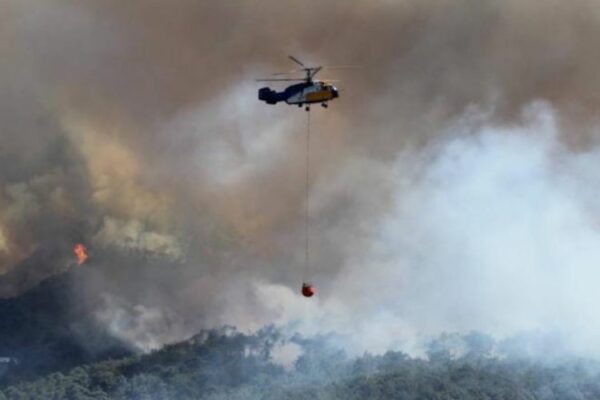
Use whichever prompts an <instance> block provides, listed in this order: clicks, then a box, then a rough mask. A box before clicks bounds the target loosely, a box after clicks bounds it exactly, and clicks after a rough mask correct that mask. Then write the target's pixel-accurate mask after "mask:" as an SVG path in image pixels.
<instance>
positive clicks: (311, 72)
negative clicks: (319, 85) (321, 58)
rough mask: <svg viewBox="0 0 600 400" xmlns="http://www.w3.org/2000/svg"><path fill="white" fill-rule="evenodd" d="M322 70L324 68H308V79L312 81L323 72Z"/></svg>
mask: <svg viewBox="0 0 600 400" xmlns="http://www.w3.org/2000/svg"><path fill="white" fill-rule="evenodd" d="M322 69H323V67H315V68H308V69H307V71H306V72H307V75H308V78H309V79H312V78H313V76H315V75H316V74H318V73H319V71H320V70H322Z"/></svg>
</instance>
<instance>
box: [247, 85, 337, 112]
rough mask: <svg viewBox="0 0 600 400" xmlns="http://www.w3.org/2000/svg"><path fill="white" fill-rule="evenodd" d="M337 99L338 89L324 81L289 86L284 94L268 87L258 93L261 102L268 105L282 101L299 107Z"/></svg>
mask: <svg viewBox="0 0 600 400" xmlns="http://www.w3.org/2000/svg"><path fill="white" fill-rule="evenodd" d="M337 97H339V92H338V90H337V88H336V87H335V86H333V85H330V84H328V83H326V82H322V81H310V82H302V83H297V84H294V85H291V86H288V87H287V88H285V90H284V91H283V92H276V91H274V90H271V89H270V88H268V87H264V88H261V89H259V91H258V98H259V100H262V101H264V102H266V103H267V104H277V103H279V102H281V101H284V102H286V103H287V104H295V105H298V106H302V105H304V104H312V103H321V104H325V103H327V102H328V101H330V100H333V99H335V98H337Z"/></svg>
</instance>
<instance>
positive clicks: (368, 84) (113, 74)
mask: <svg viewBox="0 0 600 400" xmlns="http://www.w3.org/2000/svg"><path fill="white" fill-rule="evenodd" d="M0 4H1V8H2V12H0V57H1V59H2V60H3V62H2V63H0V88H1V90H2V93H4V96H2V98H1V99H0V132H1V133H0V135H1V136H0V139H1V141H2V146H1V147H0V271H2V272H3V273H4V276H3V280H2V282H0V291H1V292H0V295H1V296H2V297H9V296H15V295H17V294H19V293H21V292H22V291H24V290H26V289H27V288H29V287H31V286H33V285H35V284H36V283H38V282H39V281H40V280H41V279H43V278H45V277H48V276H50V275H52V274H56V273H59V272H62V271H64V270H66V269H68V268H72V267H74V262H73V256H72V254H71V246H72V245H73V244H74V243H77V242H83V243H85V244H86V245H87V246H88V247H89V249H90V251H91V257H90V259H89V262H88V263H87V264H86V265H84V266H83V267H81V268H88V269H90V273H89V274H87V275H86V276H87V277H88V278H87V279H86V280H84V281H82V282H81V290H80V291H79V292H80V294H81V298H82V299H84V300H85V299H86V298H87V296H89V294H90V293H101V294H102V296H101V298H102V299H103V300H102V301H101V302H100V303H94V304H90V307H91V312H93V313H94V314H95V315H96V316H97V318H98V320H99V321H101V322H103V323H105V325H106V326H107V328H108V329H109V330H110V331H111V332H114V334H115V335H117V336H120V337H122V338H125V339H127V340H130V341H131V342H132V343H134V344H135V345H137V346H138V347H140V348H142V349H149V348H155V347H158V346H160V345H161V344H162V343H165V342H168V341H173V340H177V339H181V338H183V337H186V336H188V335H190V334H192V333H194V332H195V331H197V330H199V329H200V328H204V327H212V326H220V325H223V324H230V325H235V326H238V327H240V328H242V329H256V328H259V327H261V326H263V325H265V324H269V323H276V324H281V325H283V326H288V327H290V329H293V330H299V331H301V332H304V333H314V332H324V331H336V332H338V333H341V334H342V335H346V336H347V345H348V346H349V347H350V348H352V349H356V350H359V351H360V350H363V349H369V350H372V351H380V350H385V349H387V348H390V347H396V348H403V349H405V350H410V351H412V352H415V353H418V352H419V347H418V342H419V339H420V338H424V337H428V336H430V335H436V334H438V333H440V332H443V331H458V332H468V331H470V330H473V329H476V330H481V331H484V332H486V333H491V334H494V335H497V336H500V337H507V336H510V335H513V334H517V333H522V332H553V333H556V332H557V333H558V334H559V335H560V337H561V340H564V343H565V347H566V348H568V349H569V350H571V351H577V352H581V353H585V354H590V353H593V354H598V353H600V342H598V340H597V338H598V337H600V336H599V334H600V326H598V324H597V323H595V319H594V310H595V309H596V308H597V306H598V305H600V298H599V297H598V295H597V292H598V291H597V290H596V288H595V282H597V281H598V279H597V278H600V272H598V271H597V268H598V267H597V266H598V265H600V250H599V249H600V233H599V232H600V231H599V225H598V213H597V211H596V207H595V201H594V200H595V199H596V198H597V197H598V193H597V192H598V189H597V188H600V185H599V183H600V182H598V180H599V179H598V177H597V173H596V171H597V170H598V167H599V166H600V165H599V164H600V154H598V148H597V140H598V135H597V129H598V125H597V123H598V120H597V117H596V115H595V112H596V110H597V109H598V106H599V105H600V104H599V103H600V101H599V100H598V99H599V98H598V95H597V93H600V79H598V75H597V73H596V69H597V65H598V62H599V61H600V52H599V50H598V46H597V43H596V38H597V37H598V35H599V34H600V20H599V17H600V9H598V7H597V5H596V4H595V2H594V1H591V0H590V1H587V0H586V1H584V0H579V1H573V2H569V3H568V4H566V3H564V2H559V1H543V2H542V1H523V0H520V1H516V0H515V1H504V2H497V1H491V0H490V1H481V0H473V1H468V0H464V1H454V2H441V1H433V0H432V1H423V0H420V1H355V2H348V1H345V0H344V1H341V0H340V1H328V2H319V3H316V2H315V3H314V4H313V3H312V2H306V1H286V2H281V1H275V0H272V1H271V0H267V1H263V2H261V3H260V5H258V4H257V2H255V1H238V2H216V1H215V2H211V1H178V2H172V1H166V0H165V1H152V2H148V1H141V0H140V1H129V2H127V4H124V3H123V2H118V1H104V2H80V1H62V0H52V1H44V2H39V1H33V0H32V1H30V0H19V1H16V0H15V1H11V0H4V1H2V2H1V3H0ZM287 54H294V55H296V56H297V57H299V58H301V59H303V60H306V62H307V63H309V64H360V65H362V68H360V69H351V70H335V71H327V72H325V71H324V72H323V73H322V74H323V77H325V78H327V77H329V78H332V77H335V78H341V79H343V81H342V82H341V83H340V84H339V86H340V87H341V88H342V92H341V97H340V99H339V100H336V101H335V102H333V103H332V104H331V107H330V108H329V109H328V110H320V109H313V111H312V129H313V141H312V150H313V152H312V154H311V159H312V169H311V184H310V194H311V202H312V203H311V210H312V215H311V220H312V229H311V252H312V254H311V259H312V263H311V271H310V279H311V280H312V281H313V282H314V283H315V284H316V286H317V288H318V290H319V294H318V297H317V298H316V299H311V300H306V299H304V298H301V297H300V295H299V293H298V287H299V285H300V283H301V280H302V279H303V271H302V265H303V258H302V257H303V254H304V253H303V219H302V218H303V210H304V140H305V137H304V135H305V130H306V115H305V113H304V112H303V111H301V110H298V109H296V108H292V107H286V106H282V105H278V106H276V107H270V106H267V105H266V104H264V103H260V102H259V101H258V100H257V99H256V91H257V89H258V87H259V85H257V84H256V83H255V82H254V81H253V79H254V78H257V77H261V76H264V75H267V74H270V73H272V72H278V71H285V70H288V69H290V68H293V65H290V63H289V62H288V60H287V58H286V56H287ZM334 72H335V76H331V74H332V73H334ZM315 108H316V107H315ZM80 300H81V299H74V301H80ZM350 332H351V334H350ZM283 358H285V357H283Z"/></svg>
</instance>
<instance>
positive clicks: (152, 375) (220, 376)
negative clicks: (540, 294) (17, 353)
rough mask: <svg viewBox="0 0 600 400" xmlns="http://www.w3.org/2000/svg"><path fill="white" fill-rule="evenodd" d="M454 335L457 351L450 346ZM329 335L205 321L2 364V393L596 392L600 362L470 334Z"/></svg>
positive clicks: (497, 395) (347, 395) (434, 395)
mask: <svg viewBox="0 0 600 400" xmlns="http://www.w3.org/2000/svg"><path fill="white" fill-rule="evenodd" d="M457 340H458V341H459V342H460V343H461V346H462V349H461V352H460V354H456V352H455V349H454V348H453V347H455V344H456V343H457ZM334 343H335V338H333V337H325V336H323V337H318V338H311V339H306V338H302V337H299V336H294V337H291V338H290V337H286V336H285V335H283V334H282V333H281V332H280V331H279V330H277V329H275V328H274V327H269V328H265V329H263V330H261V331H259V332H258V333H256V334H253V335H249V334H244V333H241V332H238V331H236V330H235V329H234V328H222V329H218V330H207V331H203V332H201V333H199V334H198V335H196V336H194V337H192V338H190V339H189V340H186V341H183V342H180V343H176V344H172V345H168V346H166V347H164V348H163V349H161V350H158V351H155V352H152V353H149V354H145V355H134V356H129V357H124V358H120V359H111V360H106V361H102V362H97V363H91V364H87V365H82V366H77V367H75V368H72V369H70V370H68V371H62V372H53V373H50V374H48V375H44V376H41V377H38V378H35V379H31V380H25V381H23V380H19V376H18V372H14V371H12V372H11V369H10V367H9V368H8V370H7V371H6V372H5V376H4V379H3V382H4V386H3V387H1V388H0V399H1V400H30V399H31V400H33V399H48V400H58V399H69V400H83V399H104V400H109V399H110V400H125V399H127V400H129V399H138V400H175V399H177V400H180V399H181V400H191V399H206V400H208V399H210V400H217V399H239V400H242V399H288V400H296V399H298V400H299V399H340V400H341V399H365V398H368V399H407V400H413V399H414V400H417V399H419V400H421V399H424V400H437V399H440V400H441V399H444V400H447V399H461V400H470V399H478V400H479V399H490V400H491V399H494V400H501V399H507V400H508V399H511V400H520V399H523V400H529V399H543V400H550V399H555V400H569V399H573V400H576V399H578V400H579V399H599V398H600V363H598V362H596V361H592V360H586V359H575V358H562V359H560V360H553V361H540V360H537V361H536V360H534V359H531V358H524V357H519V355H518V354H515V353H513V354H511V355H506V354H499V353H498V346H497V345H496V343H495V342H494V341H493V340H492V339H491V338H489V337H487V336H485V335H482V334H478V333H471V334H469V335H465V336H458V335H448V334H446V335H442V336H441V337H440V338H439V339H436V340H434V341H431V342H430V343H429V344H428V347H427V352H426V356H425V357H418V358H417V357H409V356H408V355H407V354H404V353H402V352H396V351H388V352H386V353H385V354H381V355H372V354H369V353H364V354H362V355H360V356H358V357H350V356H349V355H348V354H346V353H345V352H344V351H343V350H341V349H340V348H337V347H336V346H335V345H334ZM290 344H291V345H292V346H295V348H297V349H299V350H300V352H299V356H298V357H297V358H296V359H295V361H294V362H293V363H292V364H291V365H282V364H281V363H280V362H277V361H276V360H274V357H273V355H274V353H275V352H276V351H277V349H278V348H282V346H286V345H290ZM15 371H18V368H17V369H15ZM11 374H12V375H11ZM15 374H16V375H15ZM11 381H12V383H11Z"/></svg>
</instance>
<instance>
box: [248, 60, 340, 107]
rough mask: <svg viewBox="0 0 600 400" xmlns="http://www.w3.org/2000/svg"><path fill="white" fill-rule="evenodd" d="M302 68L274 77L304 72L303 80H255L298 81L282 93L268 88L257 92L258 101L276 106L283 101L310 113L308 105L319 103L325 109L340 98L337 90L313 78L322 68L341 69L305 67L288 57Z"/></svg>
mask: <svg viewBox="0 0 600 400" xmlns="http://www.w3.org/2000/svg"><path fill="white" fill-rule="evenodd" d="M288 57H289V58H290V59H291V60H292V61H294V62H295V63H296V64H298V65H300V66H301V67H302V68H300V69H296V70H292V71H289V72H283V73H276V74H273V76H275V75H285V74H288V73H292V72H299V71H304V73H305V74H306V76H305V77H304V78H275V79H257V82H289V81H300V82H301V83H296V84H294V85H291V86H288V87H287V88H285V89H284V90H283V92H277V91H275V90H272V89H271V88H269V87H264V88H261V89H259V90H258V99H259V100H262V101H264V102H266V103H267V104H277V103H279V102H281V101H285V102H286V103H287V104H290V105H297V106H298V107H300V108H301V107H302V106H305V109H306V111H310V104H313V103H321V106H322V107H323V108H327V105H328V104H327V102H328V101H330V100H333V99H336V98H338V97H339V96H340V94H339V91H338V89H337V88H336V87H335V86H333V85H331V84H330V83H329V82H326V81H315V80H313V78H314V76H315V75H316V74H317V73H318V72H319V71H321V70H322V69H323V68H343V67H324V66H319V67H307V66H306V65H304V63H303V62H302V61H300V60H298V59H297V58H296V57H294V56H288Z"/></svg>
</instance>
